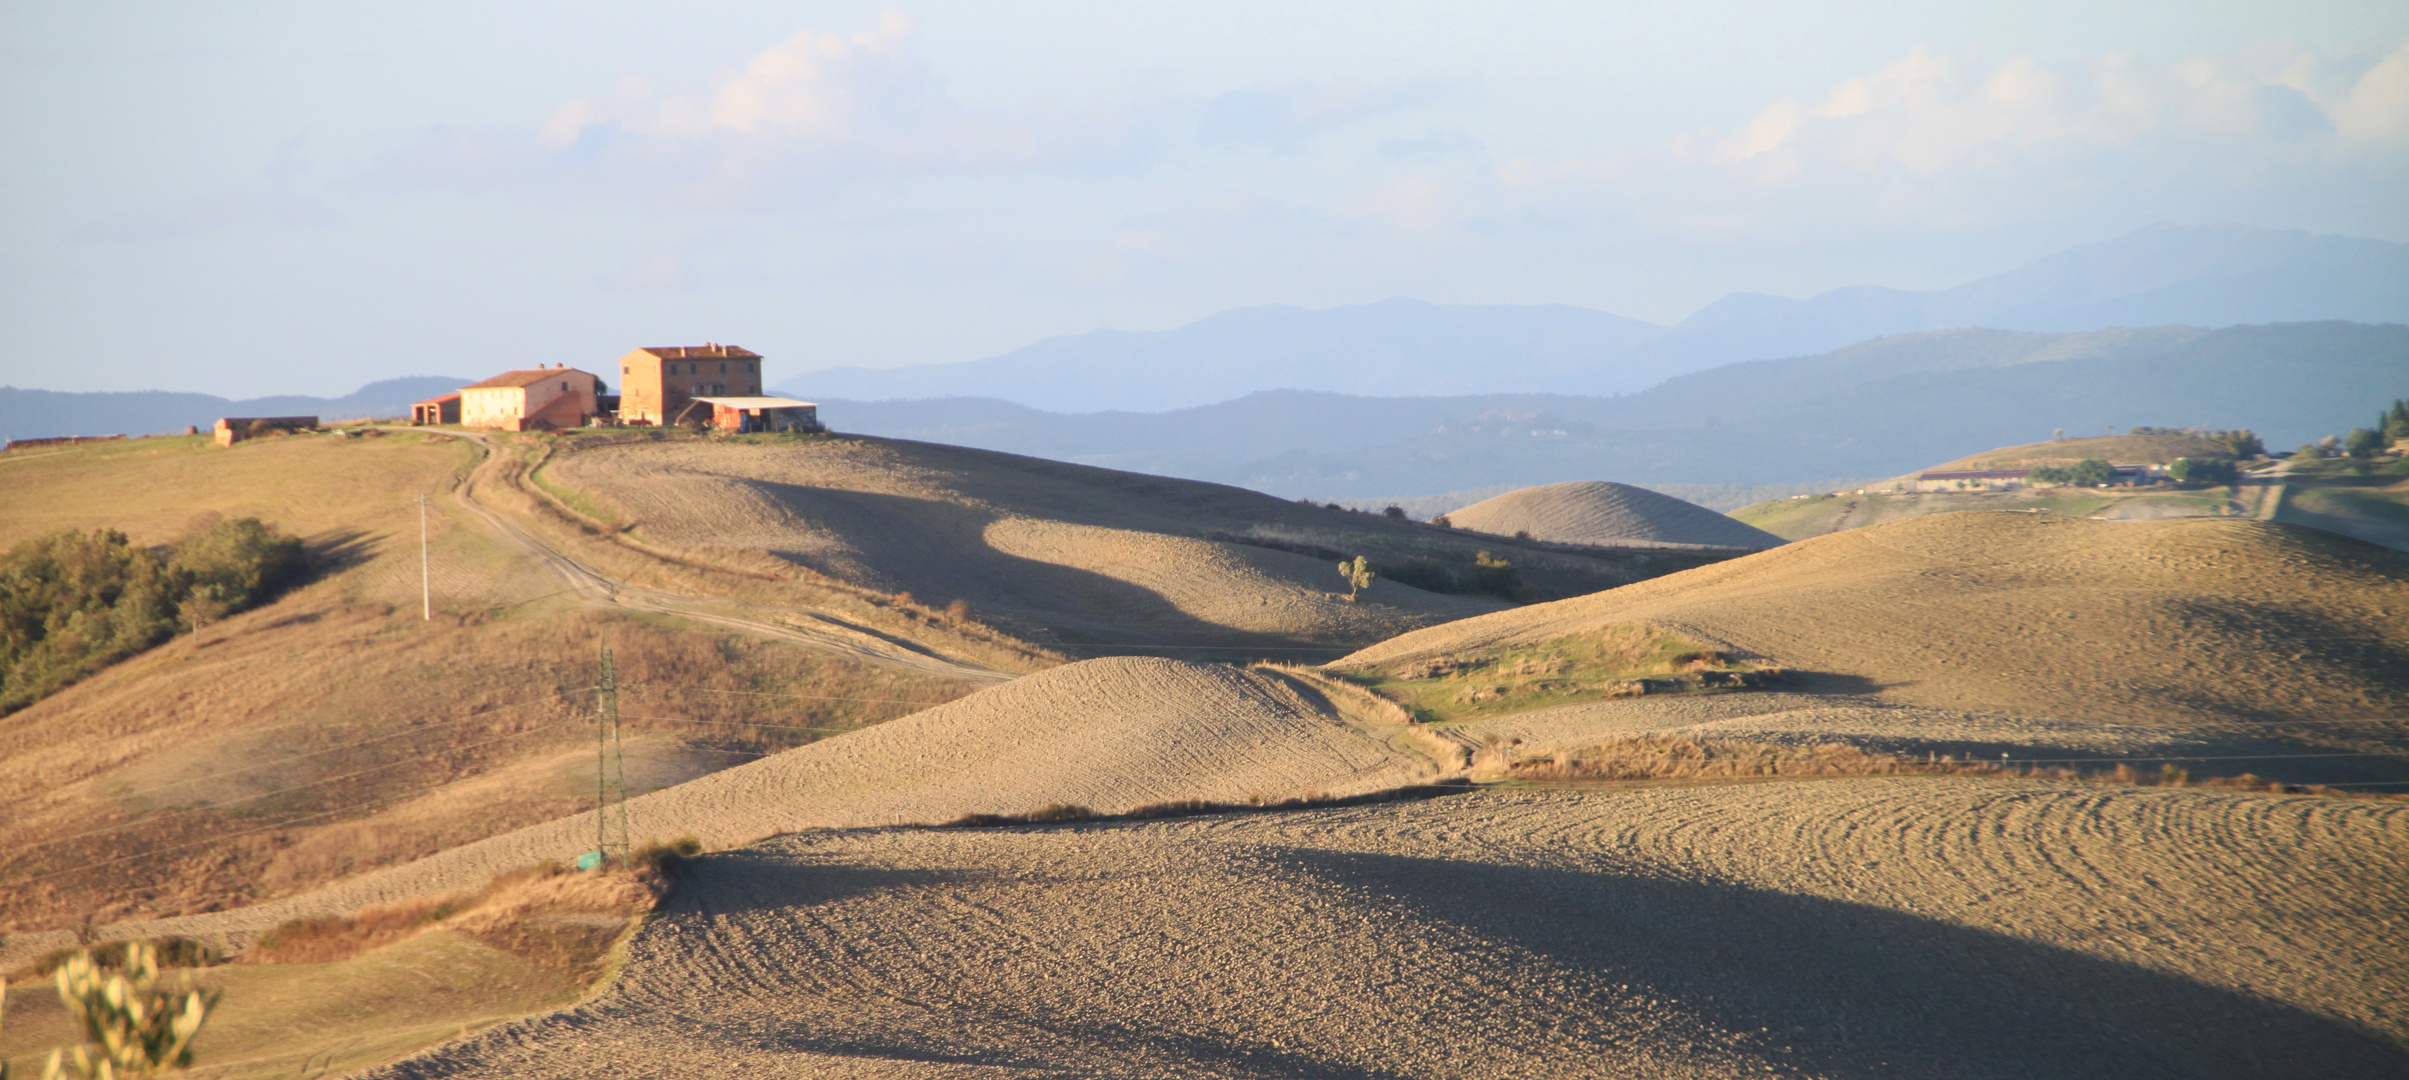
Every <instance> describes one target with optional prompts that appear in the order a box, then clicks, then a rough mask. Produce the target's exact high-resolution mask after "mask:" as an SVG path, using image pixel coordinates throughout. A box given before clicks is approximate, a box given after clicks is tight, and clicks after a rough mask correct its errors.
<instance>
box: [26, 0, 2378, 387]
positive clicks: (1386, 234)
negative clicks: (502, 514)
mask: <svg viewBox="0 0 2409 1080" xmlns="http://www.w3.org/2000/svg"><path fill="white" fill-rule="evenodd" d="M2404 192H2409V4H2402V3H2378V2H2366V0H2361V2H2351V3H2344V2H2333V0H2288V2H2284V3H2218V2H2214V0H2192V2H2187V3H2108V4H2102V3H2099V2H2097V0H2093V2H2089V3H2080V4H2077V3H2055V2H2020V3H2016V4H1979V5H1977V4H1964V3H1943V2H1930V3H1926V2H1893V3H1882V2H1870V3H1852V4H1838V3H1789V4H1769V3H1732V2H1725V0H1694V2H1690V3H1684V4H1662V3H1648V4H1622V3H1595V2H1588V3H1570V2H1566V3H1538V2H1532V3H1515V2H1505V0H1498V2H1492V3H1486V4H1477V5H1475V4H1460V3H1459V4H1431V3H1416V2H1410V0H1390V2H1383V3H1299V2H1288V3H1255V2H1251V0H1218V2H1214V3H1142V2H1134V0H1121V2H1114V3H1090V2H1069V0H1016V2H1014V3H1010V4H997V3H992V2H989V3H969V2H945V3H896V4H877V3H808V2H802V3H798V2H786V3H741V2H737V3H710V2H688V3H681V4H675V5H671V4H661V3H658V2H652V3H620V2H613V0H582V2H578V3H552V2H544V3H497V2H491V0H487V2H479V3H453V2H449V0H421V2H416V3H411V4H391V3H380V4H364V3H340V2H329V0H316V2H310V3H245V2H241V0H223V2H219V3H212V4H170V3H110V2H78V3H68V2H64V0H53V2H39V3H24V2H20V3H16V4H11V5H7V6H6V7H4V8H0V206H4V207H5V208H6V209H5V212H0V245H4V247H5V252H6V255H7V258H6V260H5V262H4V263H0V275H5V277H4V278H0V323H4V324H5V329H6V333H7V339H8V341H9V342H10V348H8V349H7V350H6V353H5V356H4V357H0V383H6V384H8V385H14V386H19V387H29V388H43V389H54V390H132V389H168V390H197V391H203V392H209V393H217V394H223V395H226V396H229V397H245V396H254V395H264V394H271V393H301V394H321V395H338V394H343V393H347V392H349V391H350V390H352V389H354V388H356V387H358V386H359V385H361V384H363V383H365V382H368V381H371V380H374V379H380V378H391V377H396V376H402V375H430V374H442V375H455V376H463V377H472V378H473V377H482V376H484V375H487V374H492V373H494V372H497V371H501V370H505V369H508V368H511V367H524V366H532V365H535V364H552V363H567V364H570V365H572V366H577V367H583V368H586V369H587V370H607V364H608V363H609V362H610V361H611V360H612V359H614V358H616V357H617V356H618V355H620V354H622V353H624V352H626V351H627V350H628V349H630V348H634V347H636V346H640V345H662V344H697V343H701V342H704V341H716V342H727V343H734V344H740V345H744V346H746V347H748V348H752V349H754V350H756V351H758V352H761V353H764V354H766V355H767V356H768V357H769V363H768V368H767V370H768V374H769V377H770V381H771V382H780V381H783V380H785V379H787V378H788V377H790V376H792V375H793V374H796V373H800V372H806V371H809V370H812V369H817V368H822V367H830V366H838V365H848V364H861V365H869V366H877V367H884V366H891V365H897V364H910V363H933V362H947V361H959V360H971V359H977V358H980V357H984V356H990V355H994V354H997V353H1001V352H1005V351H1009V350H1011V349H1014V348H1017V347H1019V346H1022V345H1025V344H1028V343H1030V342H1032V341H1035V340H1038V339H1041V338H1044V337H1047V336H1051V335H1057V334H1074V333H1082V332H1085V331H1089V330H1094V329H1099V328H1105V327H1112V328H1119V329H1128V330H1149V329H1163V328H1169V327H1173V326H1177V325H1181V324H1184V323H1186V322H1190V321H1193V320H1195V319H1198V318H1202V317H1204V316H1206V315H1210V314H1212V313H1214V312H1217V311H1221V310H1225V309H1228V308H1233V307H1245V306H1252V305H1258V304H1272V303H1282V304H1296V305H1300V306H1305V307H1331V306H1337V305H1343V304H1355V303H1368V302H1372V301H1377V300H1380V299H1384V298H1387V297H1391V296H1410V297H1415V298H1419V299H1423V300H1429V301H1434V302H1441V303H1482V304H1489V303H1512V304H1537V303H1558V304H1575V305H1579V306H1583V307H1589V308H1595V309H1600V310H1605V311H1612V312H1615V313H1618V314H1622V315H1627V316H1631V317H1635V318H1642V319H1648V320H1651V321H1655V322H1662V323H1671V322H1674V321H1677V320H1679V319H1680V318H1682V317H1683V316H1685V315H1687V314H1688V313H1689V312H1691V311H1693V310H1695V309H1697V308H1698V307H1701V306H1703V305H1705V304H1706V303H1708V302H1710V301H1712V300H1714V299H1716V298H1717V297H1719V296H1722V295H1724V294H1726V293H1730V292H1770V293H1777V294H1782V295H1790V296H1805V295H1811V294H1813V293H1816V292H1820V291H1823V290H1826V289H1831V288H1838V287H1842V286H1848V285H1856V284H1878V285H1888V286H1893V287H1898V288H1917V289H1921V288H1940V287H1946V286H1949V285H1954V284H1958V283H1960V282H1963V281H1966V280H1969V279H1971V278H1974V277H1979V276H1982V275H1984V274H1988V273H1995V272H1998V271H2001V270H2006V269H2010V268H2013V267H2015V266H2018V265H2021V264H2023V263H2025V262H2028V261H2030V260H2032V259H2034V258H2038V257H2040V256H2043V255H2046V254H2049V253H2051V252H2054V251H2058V250H2061V249H2064V248H2066V247H2070V246H2073V245H2076V244H2081V243H2089V242H2093V241H2097V240H2102V239H2106V238H2108V237H2111V236H2114V235H2117V234H2119V233H2122V232H2126V231H2130V230H2132V229H2136V228H2140V227H2143V226H2146V225H2150V224H2154V223H2157V222H2162V221H2176V222H2186V223H2237V224H2243V225H2250V226H2257V227H2263V228H2286V229H2295V228H2296V229H2306V230H2309V231H2312V232H2318V233H2338V234H2343V235H2350V236H2362V237H2372V238H2377V239H2383V240H2390V241H2395V242H2399V241H2404V240H2409V197H2404V194H2403V193H2404Z"/></svg>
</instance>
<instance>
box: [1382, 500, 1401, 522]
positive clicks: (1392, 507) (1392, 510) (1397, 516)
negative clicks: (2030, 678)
mask: <svg viewBox="0 0 2409 1080" xmlns="http://www.w3.org/2000/svg"><path fill="white" fill-rule="evenodd" d="M1380 512H1381V513H1382V514H1385V515H1387V516H1388V517H1389V518H1390V519H1392V520H1395V521H1403V520H1405V508H1404V507H1402V506H1399V505H1397V504H1395V503H1390V504H1389V505H1387V506H1384V507H1382V508H1381V509H1380Z"/></svg>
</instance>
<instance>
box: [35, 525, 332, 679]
mask: <svg viewBox="0 0 2409 1080" xmlns="http://www.w3.org/2000/svg"><path fill="white" fill-rule="evenodd" d="M301 561H302V559H301V541H299V540H296V539H293V538H291V537H287V536H280V535H278V534H277V533H276V531H275V530H273V529H270V528H268V527H267V526H266V525H263V524H261V523H260V522H259V520H258V519H256V518H236V519H234V520H231V521H225V522H221V523H219V524H218V525H216V526H214V527H212V528H210V529H209V530H208V531H207V532H204V533H202V534H200V535H199V536H195V537H193V538H192V539H190V540H186V541H184V542H183V543H181V544H178V545H176V546H174V547H172V548H167V549H164V550H159V551H154V550H152V549H149V548H143V547H137V546H135V545H134V544H133V543H132V542H130V541H129V540H127V539H126V535H125V534H124V533H121V532H117V531H115V530H111V529H99V530H95V531H93V532H91V533H80V532H75V531H73V530H69V531H66V532H58V533H52V534H50V535H48V536H42V537H36V538H35V539H32V540H28V541H26V542H24V543H22V544H19V545H17V546H16V547H15V548H14V549H12V550H10V551H9V552H8V554H7V555H5V556H0V713H6V712H11V711H14V710H16V709H20V708H23V707H25V706H27V705H30V704H32V703H33V702H35V701H39V700H41V699H42V698H43V697H46V696H48V695H49V694H50V693H52V692H53V691H56V690H58V689H59V688H61V687H64V686H66V685H68V684H70V683H73V682H75V681H77V680H79V679H82V678H85V677H87V676H89V675H91V674H93V673H95V672H97V671H99V670H101V669H102V668H105V667H107V666H109V665H110V664H114V663H116V662H118V661H120V660H123V659H125V658H127V657H129V656H132V655H134V654H135V653H138V652H141V651H142V650H144V649H148V648H150V647H151V646H153V645H157V644H159V643H160V642H162V641H166V640H167V639H168V638H170V637H173V636H175V634H176V633H177V632H178V631H180V630H192V629H199V628H200V626H202V625H203V624H205V623H208V622H211V621H214V620H216V619H218V618H220V617H222V616H224V615H226V614H228V613H231V612H237V611H241V610H243V609H244V608H248V607H251V606H252V605H255V604H258V603H260V602H261V601H263V600H266V599H267V598H268V597H269V596H271V595H273V594H274V592H275V591H276V590H277V589H278V588H280V587H282V586H283V585H284V584H285V582H286V580H287V579H289V578H290V577H291V576H292V574H293V572H294V571H295V570H297V569H299V568H300V565H301Z"/></svg>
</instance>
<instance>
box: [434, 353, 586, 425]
mask: <svg viewBox="0 0 2409 1080" xmlns="http://www.w3.org/2000/svg"><path fill="white" fill-rule="evenodd" d="M601 383H602V380H601V379H599V378H597V377H596V376H595V375H594V373H592V372H589V371H579V370H577V369H576V368H573V367H568V366H566V365H560V366H556V367H548V368H527V369H523V370H519V371H505V372H503V373H502V374H500V375H496V376H494V377H493V378H490V379H487V380H485V381H484V382H481V383H474V384H472V385H469V386H463V387H461V388H460V423H462V424H465V425H467V426H469V427H475V428H499V429H501V430H503V431H544V430H550V429H557V428H573V427H584V426H585V425H586V424H587V423H589V422H591V421H592V420H593V419H594V418H595V417H596V416H599V415H600V414H601V411H602V405H601V402H600V401H598V400H597V399H598V398H599V397H600V396H601V393H602V387H601ZM436 400H437V401H440V400H442V399H441V398H437V399H436Z"/></svg>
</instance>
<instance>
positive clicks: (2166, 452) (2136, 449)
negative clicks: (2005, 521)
mask: <svg viewBox="0 0 2409 1080" xmlns="http://www.w3.org/2000/svg"><path fill="white" fill-rule="evenodd" d="M2231 453H2232V451H2230V450H2228V449H2226V447H2225V444H2223V443H2218V442H2210V441H2209V440H2207V439H2199V438H2194V437H2192V436H2189V435H2095V436H2093V437H2091V438H2088V439H2059V440H2057V441H2054V442H2038V443H2027V444H2025V445H2023V446H2003V447H2000V448H1999V449H1997V450H1985V451H1983V452H1982V453H1979V454H1972V455H1968V456H1966V457H1962V458H1959V459H1957V460H1956V461H1952V462H1949V463H1947V464H1944V465H1935V466H1933V467H1932V468H1931V469H1930V470H1928V471H1933V472H1941V471H1953V470H1961V469H2029V468H2039V467H2041V466H2044V465H2061V466H2062V465H2072V464H2074V463H2076V462H2079V461H2084V460H2087V459H2095V458H2096V459H2098V460H2101V461H2106V462H2110V463H2112V464H2116V465H2142V464H2150V465H2166V464H2171V463H2173V462H2174V460H2175V459H2176V458H2185V457H2225V456H2229V455H2230V454H2231Z"/></svg>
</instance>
